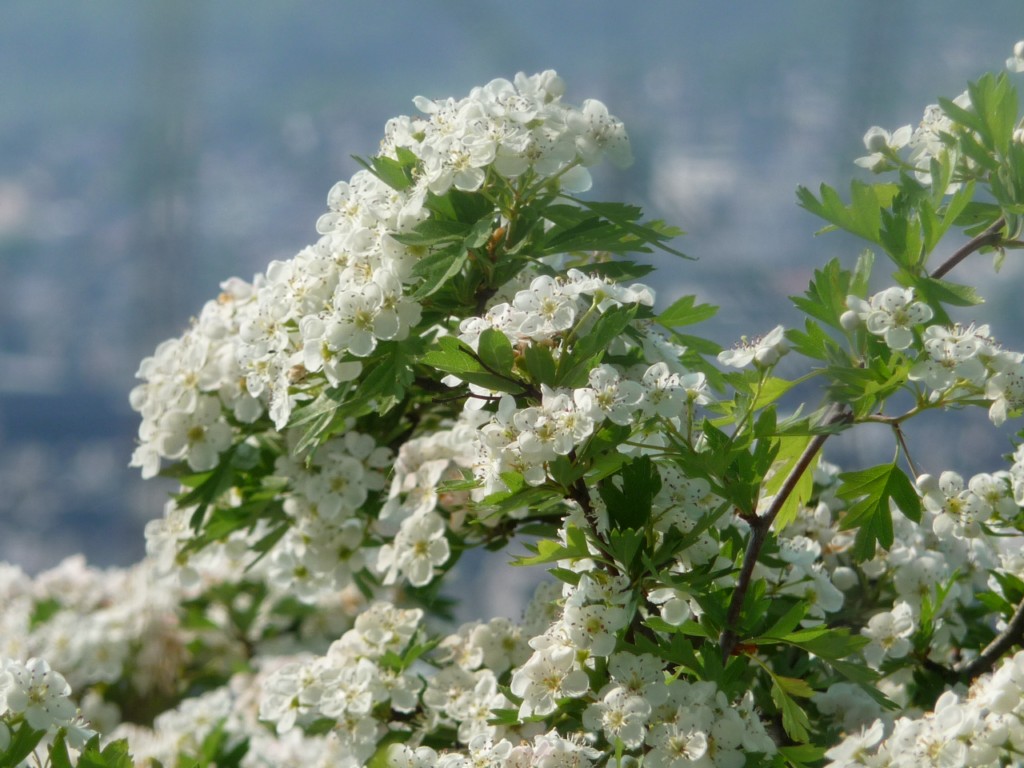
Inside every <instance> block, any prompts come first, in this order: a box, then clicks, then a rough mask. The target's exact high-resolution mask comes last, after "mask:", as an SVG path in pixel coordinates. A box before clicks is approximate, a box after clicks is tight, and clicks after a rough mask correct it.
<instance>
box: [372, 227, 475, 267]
mask: <svg viewBox="0 0 1024 768" xmlns="http://www.w3.org/2000/svg"><path fill="white" fill-rule="evenodd" d="M469 232H470V227H469V226H467V225H466V224H464V223H462V222H461V221H451V220H450V219H439V218H436V217H431V218H429V219H426V220H425V221H421V222H420V223H419V224H417V225H416V226H415V227H414V228H413V229H412V231H410V232H403V233H395V234H392V235H391V237H392V238H393V239H395V240H397V241H398V242H400V243H402V245H438V244H439V243H452V242H458V243H460V244H461V243H462V241H463V240H465V239H466V236H467V235H468V234H469ZM422 263H423V262H422V260H421V261H420V262H419V263H417V264H416V265H415V266H414V267H413V274H414V275H422V274H423V273H424V270H425V267H423V266H422Z"/></svg>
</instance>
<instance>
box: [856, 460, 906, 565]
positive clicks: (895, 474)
mask: <svg viewBox="0 0 1024 768" xmlns="http://www.w3.org/2000/svg"><path fill="white" fill-rule="evenodd" d="M839 479H840V481H841V483H842V485H840V487H839V489H838V491H837V493H838V495H839V496H840V497H842V498H844V499H847V500H850V501H852V502H853V503H852V504H851V505H850V507H849V508H848V509H847V511H846V514H845V515H844V516H843V519H842V520H841V521H840V528H841V529H842V530H850V529H852V528H859V529H860V530H858V532H857V538H856V540H855V542H854V549H853V555H854V557H855V558H857V559H858V560H869V559H871V558H872V557H874V555H875V543H876V542H877V543H879V544H881V545H882V547H884V548H885V549H888V548H889V547H891V546H892V543H893V528H892V512H891V511H890V509H889V501H890V499H891V500H892V501H893V502H895V503H896V505H897V506H898V507H899V508H900V511H901V512H903V514H904V515H906V516H907V517H908V518H910V519H911V520H913V521H914V522H920V520H921V499H920V497H919V496H918V495H917V491H916V490H915V488H914V484H913V483H912V482H911V481H910V479H909V478H908V477H907V476H906V474H905V473H904V472H903V470H901V469H900V468H899V467H897V466H896V462H895V461H894V462H893V463H891V464H880V465H879V466H877V467H869V468H868V469H863V470H860V471H857V472H845V473H843V474H841V475H839Z"/></svg>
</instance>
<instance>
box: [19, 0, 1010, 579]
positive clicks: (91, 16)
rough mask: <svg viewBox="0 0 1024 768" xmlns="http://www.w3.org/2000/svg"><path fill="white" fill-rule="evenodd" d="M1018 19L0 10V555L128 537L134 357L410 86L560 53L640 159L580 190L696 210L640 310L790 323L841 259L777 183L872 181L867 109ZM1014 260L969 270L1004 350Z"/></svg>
mask: <svg viewBox="0 0 1024 768" xmlns="http://www.w3.org/2000/svg"><path fill="white" fill-rule="evenodd" d="M1022 37H1024V3H1021V0H986V1H985V2H984V3H964V2H962V0H901V2H892V0H858V2H855V3H838V2H832V3H829V2H821V0H772V1H770V2H769V1H766V0H732V1H730V2H722V3H714V2H707V0H644V2H636V3H623V2H621V0H586V1H584V0H566V1H564V2H560V1H558V0H515V2H494V1H493V0H419V1H418V2H406V1H404V0H389V1H388V2H357V1H356V0H352V1H351V2H349V1H347V0H346V1H344V2H339V1H338V0H316V1H314V0H293V1H292V2H288V3H283V2H271V1H270V0H245V1H244V2H242V1H241V0H223V1H221V2H208V3H206V2H194V1H193V0H146V2H127V1H123V2H117V1H115V0H111V1H109V2H104V1H100V2H91V3H58V2H47V1H46V0H42V1H40V0H4V2H3V4H2V5H0V559H6V560H9V561H12V562H15V563H18V564H20V565H22V566H23V567H25V568H27V569H28V570H30V571H35V570H39V569H41V568H44V567H47V566H50V565H53V564H55V563H56V562H57V561H58V560H59V559H60V558H61V557H63V556H65V555H67V554H70V553H73V552H78V551H84V552H85V553H86V554H87V555H88V557H89V559H90V560H91V561H93V562H95V563H98V564H127V563H130V562H132V561H134V560H136V559H138V558H139V557H140V556H141V555H142V553H143V538H142V527H143V525H144V523H145V521H146V520H148V519H150V518H152V517H155V516H158V515H159V514H160V512H161V507H162V503H163V500H164V498H165V497H166V494H167V492H168V490H169V489H168V487H167V486H165V485H161V484H160V483H159V482H149V483H143V481H142V480H141V479H140V478H139V476H138V473H137V472H136V471H135V470H131V469H129V468H128V467H127V463H128V459H129V456H130V454H131V451H132V446H133V438H134V434H135V430H136V425H137V420H136V418H135V415H134V414H133V413H132V412H131V410H130V408H129V407H128V399H127V396H128V391H129V389H130V388H131V387H132V386H133V384H134V373H135V370H136V368H137V365H138V362H139V360H140V359H141V358H142V357H143V356H145V355H147V354H149V353H150V352H151V351H152V350H153V348H154V347H155V345H156V344H157V343H158V342H159V341H161V340H162V339H164V338H167V337H169V336H173V335H177V334H179V333H180V332H181V331H182V330H183V329H184V328H185V327H186V325H187V322H188V319H189V317H190V316H191V315H192V314H194V313H195V312H197V311H198V309H199V308H200V306H201V305H202V303H203V302H204V301H205V300H206V299H208V298H212V297H213V296H214V295H216V293H217V291H218V284H219V282H220V281H221V280H223V279H225V278H227V277H229V276H232V275H239V276H242V277H244V278H246V279H251V278H252V276H253V274H254V273H255V272H258V271H261V270H262V269H263V268H264V267H265V265H266V264H267V263H268V262H269V261H270V260H271V259H274V258H288V257H290V256H291V255H293V254H294V253H295V252H297V251H298V250H299V249H300V248H302V247H303V246H304V245H306V244H307V243H310V242H312V241H313V240H315V238H316V234H315V231H314V227H313V225H314V222H315V221H316V218H317V217H318V216H319V215H320V213H322V212H323V211H324V210H325V197H326V194H327V191H328V189H330V187H331V186H332V185H333V183H334V182H335V181H337V180H338V179H341V178H347V177H349V176H350V175H351V174H352V173H353V172H354V171H355V170H356V169H357V165H356V163H355V162H354V161H353V160H352V159H351V155H353V154H356V155H363V156H365V155H370V154H372V153H373V152H374V150H375V148H376V147H377V144H378V141H379V138H380V136H381V135H382V130H383V126H384V123H385V121H386V120H387V119H388V118H389V117H391V116H393V115H396V114H400V113H407V112H409V111H410V110H412V109H413V107H412V104H411V99H412V97H413V96H415V95H417V94H423V95H426V96H431V97H445V96H449V95H451V96H461V95H463V94H465V93H466V92H467V91H468V89H469V88H471V87H472V86H474V85H478V84H483V83H485V82H486V81H488V80H490V79H492V78H494V77H511V76H512V75H513V74H515V73H516V72H517V71H520V70H522V71H526V72H529V73H532V72H536V71H540V70H543V69H556V70H557V71H558V72H559V74H561V75H562V76H563V77H564V78H565V80H566V82H567V84H568V94H567V99H568V100H570V101H572V102H575V103H578V102H580V101H582V100H583V99H585V98H591V97H593V98H599V99H601V100H603V101H604V102H605V103H606V104H607V105H608V106H609V108H610V109H611V111H612V112H613V113H615V114H616V115H618V116H619V117H620V118H622V119H623V120H624V121H625V122H626V125H627V127H628V128H629V131H630V134H631V137H632V140H633V146H634V152H635V155H636V158H637V160H636V163H635V165H634V166H633V167H632V168H630V169H628V170H627V171H624V172H615V173H612V172H604V173H602V174H599V176H598V179H597V183H596V184H595V188H594V190H592V192H591V196H593V197H596V198H598V199H618V200H628V201H631V202H638V203H640V204H642V205H643V206H644V207H645V210H646V211H647V212H648V214H649V215H650V216H652V217H659V218H665V219H667V220H668V221H670V222H672V223H675V224H677V225H679V226H681V227H682V228H683V229H685V230H687V232H688V235H687V236H686V237H685V238H684V239H682V240H681V241H680V242H679V243H678V246H679V247H680V248H682V249H683V250H684V251H686V252H687V253H689V254H691V255H693V256H696V257H698V258H699V261H696V262H683V261H679V260H674V259H671V258H661V257H655V258H654V261H655V262H656V263H657V265H658V266H659V268H660V269H661V270H662V271H661V272H659V273H658V276H657V278H656V280H655V284H656V285H657V288H658V291H659V298H660V301H661V302H662V303H667V302H669V301H671V300H673V299H674V298H676V297H678V296H679V295H680V294H682V293H684V292H685V293H695V294H697V295H698V296H699V297H700V298H701V300H703V301H710V302H712V303H715V304H719V305H721V306H722V307H723V310H722V312H721V313H720V316H719V317H718V318H717V319H716V320H715V321H713V322H712V324H710V325H709V326H708V328H709V330H708V333H709V334H710V335H711V336H712V337H713V338H715V339H716V340H717V341H718V342H719V343H722V344H724V345H728V344H730V343H731V342H732V341H733V340H734V339H735V338H737V337H738V336H739V335H740V334H741V333H748V334H752V333H757V332H761V331H765V330H768V329H769V328H771V327H772V326H773V325H774V324H776V323H777V322H780V321H782V322H786V323H789V324H793V323H794V322H795V321H796V314H795V312H793V310H792V308H791V305H790V304H789V302H788V301H787V299H786V296H787V295H788V294H792V293H797V292H799V291H801V290H802V288H803V287H804V286H805V285H806V281H807V278H808V276H809V274H810V270H811V269H812V268H813V267H814V266H816V265H820V264H822V263H823V262H824V261H825V260H826V259H828V258H831V257H832V256H841V257H843V258H846V259H848V260H851V261H852V259H853V258H854V257H855V256H856V254H857V251H858V250H859V247H860V246H858V245H857V244H855V243H853V242H852V241H849V240H846V239H844V238H843V237H841V236H838V235H829V236H822V237H818V238H815V237H814V232H815V230H816V229H817V228H818V226H819V222H817V221H816V220H815V219H814V218H813V217H811V216H810V215H809V214H807V213H805V212H803V211H802V210H800V209H799V208H798V207H797V205H796V202H795V195H794V191H795V189H796V187H797V185H800V184H804V185H809V186H812V187H816V186H817V185H818V184H819V183H820V182H822V181H826V182H829V183H832V184H837V185H840V186H842V187H845V186H846V185H847V184H848V179H849V178H850V177H851V176H858V175H859V176H864V173H863V172H862V171H860V170H859V169H857V168H855V167H854V166H853V164H852V161H853V160H854V158H856V157H857V156H859V155H860V154H862V148H863V147H862V143H861V137H862V135H863V133H864V131H865V130H866V129H867V128H868V127H869V126H871V125H873V124H878V125H882V126H887V127H890V128H895V127H897V126H899V125H902V124H905V123H909V122H914V121H916V120H918V119H919V117H920V115H921V112H922V110H923V108H924V106H925V105H926V104H928V103H932V102H934V101H935V100H936V97H937V96H939V95H947V96H954V95H956V94H957V93H959V92H960V91H961V90H963V88H964V86H965V84H966V82H967V80H969V79H971V78H975V77H977V76H978V75H979V74H981V73H982V72H983V71H985V70H986V69H990V68H999V67H1001V66H1002V64H1003V62H1004V60H1005V59H1006V57H1007V56H1008V55H1009V53H1010V50H1011V48H1012V46H1013V43H1014V42H1015V41H1016V40H1017V39H1019V38H1022ZM1015 258H1018V257H1014V256H1011V259H1010V263H1008V264H1007V266H1006V267H1005V268H1004V270H1003V271H1002V273H1001V274H1000V275H999V276H998V278H995V279H993V278H992V277H991V274H992V270H991V268H990V266H989V265H988V263H987V261H986V259H984V258H981V259H978V260H977V261H974V262H972V263H971V266H970V269H971V278H972V279H978V280H981V281H982V283H983V286H984V288H983V290H984V291H985V292H986V294H987V296H988V298H989V304H988V306H987V307H986V309H985V312H986V313H987V314H985V315H984V317H986V318H989V319H991V320H992V322H993V324H994V331H995V333H996V334H997V336H998V337H999V338H1000V339H1002V340H1004V341H1006V342H1007V343H1010V344H1012V343H1013V342H1014V341H1016V342H1020V343H1018V345H1017V348H1020V346H1021V344H1024V340H1022V337H1024V333H1022V331H1021V325H1022V318H1024V310H1022V309H1021V303H1020V300H1019V296H1020V295H1021V287H1022V285H1024V283H1022V279H1024V271H1022V270H1021V269H1020V268H1019V267H1018V265H1017V264H1015V263H1014V259H1015ZM880 271H882V272H884V270H880ZM883 277H884V274H883ZM915 430H916V431H915ZM910 437H911V439H912V440H914V439H916V440H918V441H919V443H920V445H921V455H920V456H919V457H918V458H919V459H920V461H921V463H922V465H923V466H925V468H927V469H929V470H930V471H933V472H936V473H937V472H939V471H941V470H942V469H945V468H947V467H956V468H958V469H960V470H961V471H964V472H971V471H979V470H981V469H995V468H996V466H997V465H993V464H992V462H998V457H999V454H1000V452H1002V451H1003V450H1004V449H1005V447H1006V445H1005V443H1002V442H1000V441H998V440H997V441H993V440H992V437H991V432H990V430H988V429H986V428H985V424H984V418H983V414H982V415H981V421H980V422H974V421H967V422H964V423H963V424H960V423H959V422H958V426H955V427H953V428H951V427H949V426H948V425H945V426H935V427H930V426H928V425H924V426H922V427H913V426H912V427H911V434H910ZM844 441H845V442H843V443H842V444H840V445H838V446H837V450H838V451H839V453H840V454H841V455H842V454H845V455H853V456H857V455H861V454H863V453H864V452H866V451H870V450H872V449H873V445H872V444H873V442H877V443H880V444H886V445H891V444H889V443H885V440H884V436H882V437H880V438H878V439H877V440H876V439H875V438H873V437H872V435H871V434H870V432H865V433H863V434H859V435H858V436H857V437H855V438H849V439H846V438H844ZM886 450H889V454H888V455H887V456H886V457H885V460H888V459H889V458H891V448H887V449H886ZM943 462H945V463H943Z"/></svg>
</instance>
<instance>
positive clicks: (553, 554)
mask: <svg viewBox="0 0 1024 768" xmlns="http://www.w3.org/2000/svg"><path fill="white" fill-rule="evenodd" d="M566 539H567V544H568V545H567V546H563V545H562V544H561V543H560V542H558V541H552V540H551V539H541V540H540V541H538V542H537V543H536V545H535V547H534V549H535V550H536V554H534V555H533V556H532V557H529V556H522V557H518V558H516V559H515V560H514V561H513V562H512V564H513V565H544V564H545V563H555V562H558V561H559V560H569V559H577V558H581V557H589V556H590V548H589V547H588V546H587V540H586V536H585V535H584V533H583V531H581V530H580V529H579V528H577V527H576V526H574V525H571V524H570V525H569V526H568V527H567V529H566Z"/></svg>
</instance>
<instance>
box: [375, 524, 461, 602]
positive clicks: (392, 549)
mask: <svg viewBox="0 0 1024 768" xmlns="http://www.w3.org/2000/svg"><path fill="white" fill-rule="evenodd" d="M446 531H447V528H446V526H445V523H444V519H443V518H442V517H441V516H440V515H438V514H437V513H436V512H424V513H420V514H415V515H412V516H410V517H408V518H406V519H405V520H403V521H402V525H401V527H400V528H399V531H398V533H397V534H396V535H395V538H394V542H393V543H391V544H385V545H384V546H383V547H381V548H380V552H379V553H378V555H377V569H378V570H379V571H380V572H381V573H383V574H384V583H385V584H394V583H395V581H397V579H398V577H399V575H402V576H404V577H405V578H406V579H408V581H409V583H410V584H411V585H412V586H414V587H423V586H426V585H427V584H429V583H430V581H431V579H433V578H434V574H435V571H436V569H437V568H440V567H441V566H442V565H444V564H445V563H446V562H448V557H449V554H450V552H451V550H450V548H449V546H448V539H447V538H445V533H446Z"/></svg>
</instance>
